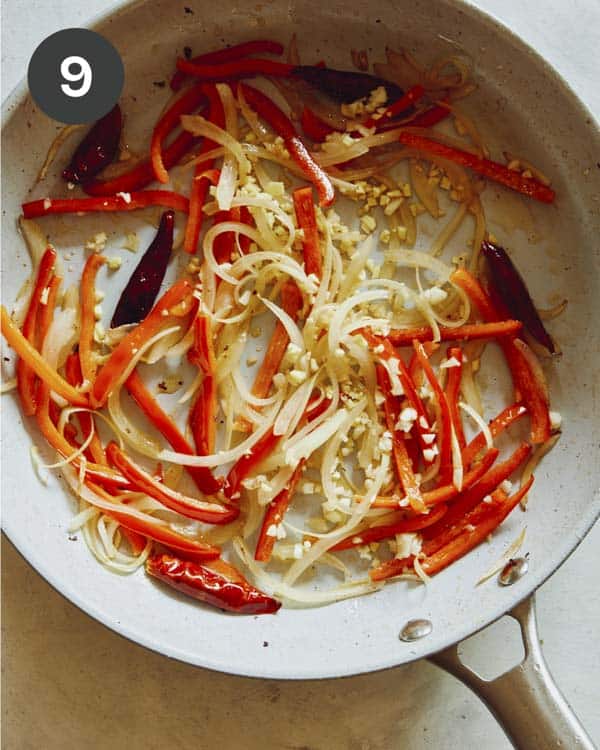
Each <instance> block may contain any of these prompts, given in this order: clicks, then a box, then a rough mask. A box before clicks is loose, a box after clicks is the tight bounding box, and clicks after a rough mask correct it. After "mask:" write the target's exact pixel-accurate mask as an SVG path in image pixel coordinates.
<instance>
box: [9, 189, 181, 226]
mask: <svg viewBox="0 0 600 750" xmlns="http://www.w3.org/2000/svg"><path fill="white" fill-rule="evenodd" d="M147 206H164V207H165V208H172V209H173V210H174V211H181V212H182V213H187V212H188V207H189V201H188V199H187V198H186V197H185V196H184V195H181V194H180V193H174V192H173V191H172V190H140V191H139V192H137V193H129V194H127V193H125V196H122V195H107V196H105V197H101V198H100V197H99V198H52V199H51V198H43V199H40V200H37V201H31V202H30V203H23V206H22V209H23V216H24V217H25V218H26V219H35V218H37V217H38V216H49V215H50V214H76V213H88V212H90V211H92V212H93V211H135V210H136V209H138V208H146V207H147Z"/></svg>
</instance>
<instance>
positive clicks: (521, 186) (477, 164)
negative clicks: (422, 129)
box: [399, 132, 556, 203]
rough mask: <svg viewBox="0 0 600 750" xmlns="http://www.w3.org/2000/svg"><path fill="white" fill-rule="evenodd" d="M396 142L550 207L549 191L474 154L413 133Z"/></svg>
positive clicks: (553, 196) (550, 194)
mask: <svg viewBox="0 0 600 750" xmlns="http://www.w3.org/2000/svg"><path fill="white" fill-rule="evenodd" d="M399 140H400V143H403V144H404V145H405V146H410V147H411V148H416V149H419V150H420V151H423V152H424V153H426V154H427V153H429V154H435V155H436V156H441V157H443V158H444V159H449V160H450V161H453V162H455V163H456V164H461V165H462V166H463V167H468V168H469V169H472V170H473V171H474V172H477V174H480V175H483V176H484V177H487V178H488V179H489V180H494V182H499V183H500V184H502V185H505V186H506V187H509V188H511V190H516V191H517V192H518V193H522V194H523V195H528V196H530V197H531V198H535V199H536V200H538V201H541V202H542V203H553V202H554V198H555V197H556V193H555V192H554V190H552V188H550V187H548V186H547V185H544V184H543V183H541V182H539V181H538V180H534V179H533V178H532V177H523V175H522V174H520V173H519V172H515V171H514V170H512V169H509V168H508V167H506V166H505V165H504V164H498V163H497V162H495V161H490V159H484V158H482V157H481V156H475V154H471V153H469V152H468V151H462V150H461V149H458V148H454V147H452V146H447V145H446V144H444V143H438V142H437V141H432V140H430V139H429V138H424V137H423V136H421V135H414V134H413V133H406V132H404V133H401V134H400V139H399Z"/></svg>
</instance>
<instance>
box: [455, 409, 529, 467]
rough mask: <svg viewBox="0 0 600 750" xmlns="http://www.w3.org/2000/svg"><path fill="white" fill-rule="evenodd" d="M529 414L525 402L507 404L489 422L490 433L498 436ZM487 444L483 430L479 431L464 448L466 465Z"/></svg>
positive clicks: (463, 455) (463, 458)
mask: <svg viewBox="0 0 600 750" xmlns="http://www.w3.org/2000/svg"><path fill="white" fill-rule="evenodd" d="M525 414H527V409H526V408H525V407H524V406H523V404H512V405H511V406H507V407H506V409H504V410H503V411H501V412H500V414H498V416H497V417H494V419H492V420H491V422H490V423H489V428H490V433H491V435H492V437H493V438H495V437H497V436H498V435H499V434H500V433H501V432H504V430H505V429H506V428H507V427H509V426H510V425H511V424H512V423H513V422H515V421H516V420H517V419H520V418H521V417H522V416H524V415H525ZM485 446H486V441H485V435H484V434H483V432H479V433H478V434H477V435H475V437H474V438H473V440H471V442H470V443H469V444H468V445H467V446H466V448H465V449H464V450H463V454H462V460H463V465H464V466H465V467H467V466H469V465H470V464H471V462H472V461H473V459H474V458H475V456H477V454H478V453H479V451H481V450H483V449H484V448H485Z"/></svg>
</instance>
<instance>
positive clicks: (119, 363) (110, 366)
mask: <svg viewBox="0 0 600 750" xmlns="http://www.w3.org/2000/svg"><path fill="white" fill-rule="evenodd" d="M191 294H192V286H191V284H190V283H189V282H188V281H186V280H185V279H182V280H180V281H177V282H175V284H173V286H172V287H171V288H170V289H167V291H166V292H165V293H164V294H163V296H162V297H161V298H160V299H159V300H158V302H157V303H156V304H155V305H154V307H153V308H152V310H151V311H150V312H149V313H148V315H147V316H146V317H145V318H144V320H142V322H141V323H140V324H139V325H137V326H136V327H135V328H134V329H133V331H131V332H130V333H128V334H127V336H125V337H124V338H123V339H121V341H120V342H119V344H118V345H117V347H116V348H115V349H114V350H113V352H112V354H111V355H110V357H109V358H108V361H107V362H106V363H105V364H104V366H103V367H102V369H101V370H100V371H99V372H98V375H97V376H96V380H95V381H94V385H93V388H92V392H91V401H92V404H93V406H94V407H99V406H103V405H104V404H105V403H106V399H107V398H108V396H109V394H110V393H111V391H112V390H113V388H114V387H115V385H116V383H117V381H118V380H119V378H121V377H122V376H123V373H124V372H125V371H126V370H127V367H128V366H129V364H130V363H131V359H132V358H133V357H134V355H135V353H136V352H137V351H138V349H139V348H140V347H141V346H143V345H144V344H145V343H146V342H147V341H148V340H149V339H151V338H152V336H154V335H155V334H156V333H158V331H160V329H161V328H162V327H163V326H164V324H165V318H167V317H168V316H169V315H172V314H173V310H172V308H174V307H176V306H177V305H179V304H180V303H182V302H183V301H184V300H186V298H190V297H191ZM165 313H166V314H165Z"/></svg>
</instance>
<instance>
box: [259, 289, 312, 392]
mask: <svg viewBox="0 0 600 750" xmlns="http://www.w3.org/2000/svg"><path fill="white" fill-rule="evenodd" d="M281 307H282V308H283V310H284V311H285V312H286V313H287V314H288V315H289V316H290V318H292V320H294V321H297V320H298V315H299V313H300V310H301V309H302V294H301V292H300V290H299V289H298V286H297V285H296V283H295V282H294V281H287V282H286V283H285V284H283V286H282V287H281ZM289 342H290V339H289V336H288V335H287V331H286V330H285V328H284V327H283V325H282V324H281V322H280V321H277V325H276V326H275V330H274V331H273V335H272V337H271V340H270V341H269V346H268V348H267V352H266V354H265V358H264V359H263V361H262V364H261V366H260V369H259V370H258V372H257V373H256V377H255V379H254V384H253V385H252V395H253V396H256V397H257V398H266V397H267V396H268V395H269V391H270V390H271V384H272V382H273V377H274V375H275V374H276V373H277V372H278V371H279V367H280V365H281V360H282V359H283V355H284V354H285V350H286V349H287V345H288V344H289Z"/></svg>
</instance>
